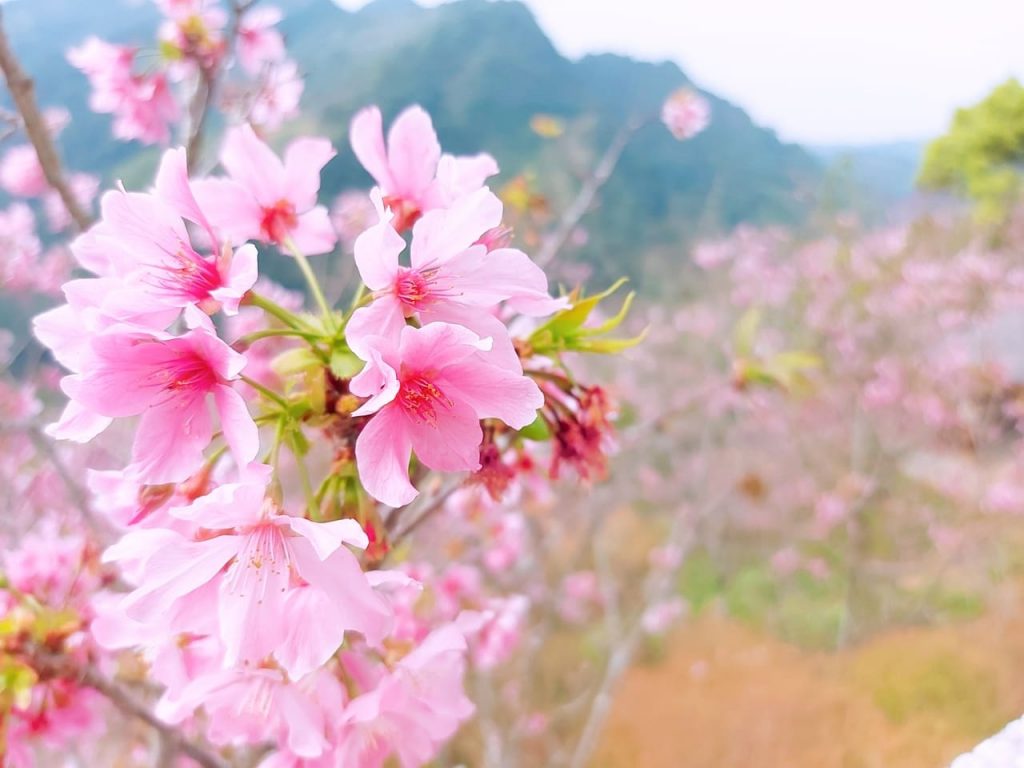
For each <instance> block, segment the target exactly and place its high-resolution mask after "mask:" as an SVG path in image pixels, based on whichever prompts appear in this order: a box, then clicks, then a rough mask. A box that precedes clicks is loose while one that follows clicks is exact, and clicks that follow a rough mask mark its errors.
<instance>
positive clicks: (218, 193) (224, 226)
mask: <svg viewBox="0 0 1024 768" xmlns="http://www.w3.org/2000/svg"><path fill="white" fill-rule="evenodd" d="M192 191H193V192H194V193H195V196H196V199H197V200H198V201H199V205H200V206H201V207H202V209H203V210H204V211H205V212H206V215H207V217H208V218H209V220H210V222H211V223H212V224H213V226H214V228H215V229H217V231H218V232H220V233H221V235H222V236H223V237H226V238H228V239H229V240H230V241H231V242H232V243H244V242H245V241H246V240H255V239H256V238H257V237H259V234H260V224H261V222H262V220H263V209H262V208H261V207H260V204H259V202H257V200H256V198H255V197H254V196H253V195H252V193H251V192H250V191H249V190H247V189H246V188H245V187H244V186H243V185H242V184H240V183H239V182H237V181H234V180H233V179H198V180H196V181H193V182H192Z"/></svg>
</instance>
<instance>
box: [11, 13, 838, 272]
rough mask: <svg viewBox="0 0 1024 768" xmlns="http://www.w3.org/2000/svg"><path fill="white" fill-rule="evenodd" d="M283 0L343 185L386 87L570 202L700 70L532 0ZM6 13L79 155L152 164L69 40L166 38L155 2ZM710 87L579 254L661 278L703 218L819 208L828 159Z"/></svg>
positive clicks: (69, 147)
mask: <svg viewBox="0 0 1024 768" xmlns="http://www.w3.org/2000/svg"><path fill="white" fill-rule="evenodd" d="M275 4H277V5H278V6H280V7H281V8H282V9H283V10H284V11H285V14H286V17H285V21H284V22H283V24H282V28H283V30H284V32H285V34H286V36H287V38H288V43H289V49H290V51H291V54H292V55H293V56H294V57H295V58H296V60H297V61H298V62H299V65H300V66H301V68H302V69H303V71H304V72H305V73H306V75H307V86H306V93H305V96H304V98H303V104H304V108H305V111H306V119H305V120H304V121H303V123H302V124H301V125H300V126H296V130H303V131H306V130H315V131H318V132H321V133H325V134H326V135H328V136H330V137H331V138H332V139H333V140H334V141H335V143H336V145H337V146H338V147H339V151H340V154H339V157H338V158H337V159H336V160H335V161H334V162H332V163H331V165H329V166H328V168H327V169H326V171H325V176H324V192H325V194H326V195H332V194H334V193H336V192H338V191H340V190H342V189H345V188H348V187H358V186H367V185H368V184H369V177H368V176H367V175H366V174H365V172H363V171H362V169H361V168H360V167H359V166H358V164H357V163H356V161H355V158H354V156H353V155H352V153H351V151H349V150H348V146H347V137H346V133H347V126H348V121H349V119H350V118H351V116H352V114H353V113H354V112H355V111H356V110H357V109H359V108H360V107H362V106H365V105H367V104H370V103H377V104H379V105H380V106H381V108H382V110H383V111H384V113H385V118H386V119H387V120H389V119H391V118H393V117H394V115H395V114H396V113H397V112H398V111H399V110H400V109H401V108H403V107H405V106H406V105H408V104H411V103H414V102H415V103H419V104H421V105H423V106H424V107H425V108H426V109H427V110H428V111H429V112H430V113H431V115H432V116H433V118H434V121H435V125H436V128H437V130H438V133H439V134H440V137H441V142H442V145H443V146H444V147H445V149H446V150H448V151H451V152H454V153H457V154H458V153H470V152H477V151H481V150H487V151H489V152H491V153H492V154H494V156H495V157H496V158H497V159H498V160H499V162H500V163H501V165H502V170H503V174H502V177H501V180H499V182H498V183H499V184H501V183H503V182H504V181H506V180H508V179H510V178H512V177H514V176H515V175H518V174H527V175H530V176H531V177H536V178H537V180H538V183H539V184H540V186H541V191H542V192H544V193H545V194H546V195H547V196H548V197H549V198H550V199H551V200H552V201H553V204H554V207H555V209H556V210H557V209H558V208H559V207H560V206H561V205H564V204H565V203H566V202H567V201H568V200H569V199H571V196H572V195H573V194H574V192H575V189H576V188H577V187H578V183H579V176H580V174H582V173H586V171H587V169H589V168H591V167H592V166H593V164H594V163H595V162H596V160H597V158H598V157H599V156H600V154H601V152H602V151H603V149H604V148H605V147H606V146H607V145H608V143H609V142H610V141H611V140H612V137H613V136H614V135H615V133H616V132H617V131H618V130H619V128H620V127H621V126H622V125H624V124H625V123H626V121H627V120H629V119H630V118H632V117H635V116H654V115H656V114H657V112H658V110H659V108H660V105H661V103H662V101H663V100H664V98H665V97H666V96H667V95H668V94H669V93H670V92H671V91H673V90H674V89H676V88H678V87H680V86H682V85H687V84H689V81H688V79H687V77H686V76H685V75H684V74H683V72H682V71H681V70H680V69H679V68H678V67H677V66H676V65H674V64H671V63H657V64H655V63H647V62H639V61H634V60H632V59H629V58H624V57H620V56H612V55H600V56H588V57H585V58H583V59H581V60H578V61H571V60H569V59H567V58H565V57H564V56H562V55H561V54H560V53H559V52H558V51H557V50H556V49H555V48H554V46H553V45H552V44H551V42H550V41H549V40H548V39H547V38H546V36H545V35H544V33H543V32H542V30H541V29H540V28H539V27H538V25H537V23H536V21H535V20H534V18H533V16H532V15H531V14H530V12H529V10H528V9H527V8H526V7H525V6H524V5H522V4H520V3H518V2H486V1H485V0H459V1H457V2H453V3H450V4H446V5H442V6H439V7H436V8H432V9H425V8H421V7H419V6H417V5H416V4H414V3H413V2H411V0H376V2H373V3H371V4H370V5H369V6H367V7H365V8H364V9H362V10H361V11H359V12H356V13H350V12H346V11H344V10H341V9H340V8H338V7H337V6H335V5H334V4H333V3H332V2H330V0H277V1H276V3H275ZM3 13H4V18H5V22H6V24H7V27H8V30H9V34H10V36H11V38H12V41H13V43H14V45H15V47H16V49H17V50H18V52H19V54H20V55H21V56H22V57H23V60H24V63H25V65H26V67H27V68H29V69H30V70H31V71H32V73H33V74H34V75H35V76H36V79H37V81H38V89H39V94H40V100H41V102H42V103H43V104H44V105H45V104H61V103H62V104H65V105H67V106H68V107H69V108H70V109H71V110H72V113H73V114H74V116H75V121H74V122H73V123H72V125H71V126H70V127H69V129H68V130H67V131H66V134H65V136H64V137H63V138H62V142H63V149H64V152H65V155H66V158H67V161H68V165H69V166H71V167H75V168H82V169H87V170H92V171H98V172H102V173H104V174H105V175H106V176H107V177H108V178H109V177H111V176H114V175H115V174H119V175H123V176H125V177H126V179H127V180H128V181H129V182H133V181H135V180H136V179H135V177H136V176H137V177H138V179H139V181H140V182H141V181H142V180H144V178H145V177H144V176H143V174H142V172H141V171H139V169H140V168H143V167H145V166H147V165H148V164H149V163H151V162H152V157H153V156H154V152H153V151H152V150H146V151H140V148H139V147H137V146H135V145H125V144H118V143H117V142H115V141H114V140H113V139H112V138H110V134H109V120H108V118H107V117H105V116H97V115H92V114H91V113H89V112H88V110H87V109H86V104H85V99H86V88H85V81H84V78H83V77H82V76H81V75H79V74H78V73H76V72H75V71H74V70H72V69H71V67H70V66H69V65H68V64H67V62H66V60H65V59H64V55H63V54H64V51H65V50H66V49H67V48H68V47H69V46H71V45H73V44H76V43H78V42H80V41H81V40H83V39H84V38H85V37H86V36H87V35H89V34H97V35H99V36H101V37H105V38H107V39H111V40H136V41H143V40H148V39H151V38H152V32H153V30H154V20H155V18H156V14H155V12H154V10H153V8H152V6H151V4H150V3H148V2H143V3H142V4H140V3H139V2H138V0H134V2H133V1H132V0H90V2H89V3H82V2H80V1H79V0H16V1H15V2H13V3H11V4H8V5H5V6H4V11H3ZM706 95H707V97H708V98H709V100H710V101H711V105H712V112H713V116H712V123H711V126H710V127H709V128H708V130H707V131H705V132H704V133H703V134H701V135H700V136H698V137H697V138H695V139H693V140H691V141H689V142H683V143H680V142H677V141H675V140H674V139H673V138H672V137H671V136H670V135H669V133H668V132H667V131H666V130H665V129H664V128H663V127H662V126H661V125H660V124H659V123H658V122H657V121H654V122H652V123H651V124H649V125H647V126H646V127H645V128H643V129H642V130H641V131H640V132H639V133H638V134H637V135H636V136H635V138H634V139H633V141H632V142H631V143H630V145H629V146H628V147H627V149H626V150H625V152H624V153H623V155H622V158H621V160H620V163H619V167H618V169H617V171H616V173H615V176H614V177H613V179H612V180H611V181H610V182H609V183H608V185H607V186H606V187H605V189H604V190H603V191H602V193H601V195H600V198H599V206H598V208H597V209H596V210H595V211H593V212H592V213H591V214H590V215H589V216H588V217H587V218H586V220H585V221H584V226H585V228H586V230H587V232H588V235H589V238H588V241H587V243H586V245H585V246H583V247H582V248H581V249H580V250H579V252H578V254H575V255H574V257H575V258H579V259H582V260H586V261H587V262H589V263H591V264H593V265H595V266H596V268H597V270H598V272H599V273H600V276H601V277H609V276H611V275H616V274H619V273H627V274H629V275H630V276H631V277H633V278H634V279H636V280H638V281H640V282H641V283H643V282H645V278H646V282H647V284H648V287H651V288H653V286H654V285H655V284H656V283H657V281H656V280H655V279H654V278H655V277H656V276H658V275H661V274H663V273H664V272H665V269H666V268H668V269H673V268H677V267H678V265H679V264H680V263H682V262H683V261H684V260H685V250H686V249H685V243H686V242H687V241H688V240H690V239H691V238H692V237H694V236H696V235H699V234H710V233H713V232H717V231H722V230H727V229H729V228H731V227H733V226H735V225H736V224H739V223H741V222H751V223H769V222H771V223H776V222H777V223H786V224H790V223H797V222H799V221H801V220H802V219H803V217H804V215H805V213H806V211H807V208H808V206H809V200H811V199H812V198H813V195H814V192H815V190H816V189H817V187H818V185H819V183H820V181H821V178H822V173H821V170H820V167H819V164H818V161H817V160H815V159H814V158H812V157H811V155H809V154H808V153H807V152H805V151H804V150H803V149H801V148H800V147H797V146H794V145H787V144H784V143H782V142H780V141H779V140H778V139H777V138H776V136H775V135H774V134H773V133H772V132H770V131H768V130H765V129H763V128H760V127H758V126H756V125H755V124H754V123H753V122H752V121H751V120H750V118H749V117H748V116H747V114H746V113H745V112H744V111H743V110H742V109H740V108H738V107H736V106H734V105H732V104H730V103H728V102H727V101H724V100H722V99H719V98H717V97H715V96H714V95H713V94H706ZM536 114H546V115H551V116H554V117H556V118H558V119H560V120H561V121H562V122H563V123H564V124H565V126H566V133H565V135H564V136H563V137H562V138H560V139H557V140H552V139H545V138H542V137H540V136H538V135H537V134H536V133H534V132H533V131H532V130H531V128H530V119H531V117H532V116H534V115H536ZM140 158H142V159H141V160H140ZM147 158H149V163H147V162H146V159H147Z"/></svg>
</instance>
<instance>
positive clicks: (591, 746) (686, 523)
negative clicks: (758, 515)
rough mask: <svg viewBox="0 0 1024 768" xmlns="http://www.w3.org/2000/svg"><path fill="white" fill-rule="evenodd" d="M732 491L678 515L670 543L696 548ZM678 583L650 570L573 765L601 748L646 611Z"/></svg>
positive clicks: (577, 767)
mask: <svg viewBox="0 0 1024 768" xmlns="http://www.w3.org/2000/svg"><path fill="white" fill-rule="evenodd" d="M731 493H732V489H731V488H730V489H728V490H727V491H725V492H723V493H722V494H721V495H719V496H718V497H716V498H714V499H712V500H710V501H708V502H707V503H706V504H705V505H704V507H703V508H702V509H701V510H700V511H699V512H698V513H697V515H696V517H695V519H692V520H691V519H690V518H689V517H684V516H683V515H676V517H675V518H674V519H673V521H672V530H671V532H670V533H669V536H668V539H667V544H668V545H669V546H675V547H678V548H679V550H680V551H681V552H686V551H689V550H690V549H691V548H692V547H693V543H694V535H693V534H694V531H695V530H696V529H697V527H698V523H699V521H700V520H702V519H704V518H705V517H707V516H708V515H710V514H711V513H712V512H713V511H714V510H715V509H717V508H718V507H719V506H720V505H721V504H723V503H724V502H725V500H726V499H728V498H729V496H730V495H731ZM674 585H675V572H674V570H672V569H664V570H658V569H652V570H651V571H650V572H649V573H648V576H647V579H646V581H645V583H644V601H643V605H642V606H641V608H640V611H639V613H638V614H637V616H636V619H635V621H634V622H633V625H632V626H631V627H630V629H629V630H628V631H627V632H626V633H625V635H624V636H623V637H622V638H621V639H620V640H619V643H618V645H617V646H616V647H615V648H614V650H613V651H612V653H611V656H610V657H609V659H608V664H607V666H606V667H605V672H604V677H603V678H602V679H601V682H600V684H599V685H598V688H597V692H596V693H595V694H594V698H593V700H592V703H591V706H590V712H589V713H588V715H587V719H586V722H585V723H584V725H583V731H582V732H581V734H580V738H579V741H577V742H576V749H575V750H573V754H572V758H571V759H570V761H569V766H570V768H584V766H586V765H587V764H588V763H589V762H590V757H591V755H592V754H593V752H594V750H595V749H596V748H597V743H598V739H599V738H600V735H601V730H602V728H604V724H605V721H606V720H607V719H608V715H609V714H610V713H611V707H612V703H613V700H614V697H613V694H614V691H615V687H616V685H618V682H619V680H620V679H621V678H622V676H623V675H624V674H625V673H626V671H627V670H628V669H629V666H630V664H632V662H633V658H634V656H635V655H636V652H637V651H638V650H639V648H640V643H641V642H642V641H643V638H644V626H643V617H644V613H646V611H647V609H648V608H649V607H650V606H653V605H656V604H657V603H659V602H661V601H663V600H665V599H666V598H667V597H668V596H669V595H670V594H671V593H672V591H673V588H674Z"/></svg>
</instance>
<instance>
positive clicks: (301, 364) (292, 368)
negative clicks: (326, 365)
mask: <svg viewBox="0 0 1024 768" xmlns="http://www.w3.org/2000/svg"><path fill="white" fill-rule="evenodd" d="M270 367H271V368H272V369H273V370H274V373H276V374H277V375H278V376H281V377H282V378H285V377H288V376H292V375H294V374H297V373H304V372H305V371H308V370H311V369H316V368H322V367H323V363H322V362H321V361H320V359H319V358H318V357H317V356H316V354H314V352H313V350H312V349H310V348H309V347H296V348H295V349H289V350H288V351H287V352H282V353H281V354H280V355H278V356H277V357H275V358H274V360H273V362H271V364H270Z"/></svg>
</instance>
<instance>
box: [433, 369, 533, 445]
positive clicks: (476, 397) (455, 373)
mask: <svg viewBox="0 0 1024 768" xmlns="http://www.w3.org/2000/svg"><path fill="white" fill-rule="evenodd" d="M437 385H438V387H440V388H442V389H443V391H444V392H445V394H447V395H448V396H449V397H450V398H452V399H453V400H458V401H459V402H461V403H466V404H467V405H468V406H469V407H471V408H472V409H473V410H474V411H476V415H477V416H478V417H479V418H481V419H501V420H502V421H504V422H505V423H506V424H508V425H509V426H510V427H512V428H513V429H522V428H523V427H525V426H526V425H528V424H530V423H531V422H532V421H533V420H534V419H535V418H536V417H537V409H538V408H540V407H541V406H542V405H544V395H543V394H542V393H541V391H540V389H539V388H538V387H537V384H536V383H535V382H534V381H533V379H531V378H529V377H528V376H522V375H517V374H516V373H514V372H513V371H509V370H507V369H505V368H502V367H500V366H497V365H492V364H490V363H488V362H487V361H485V360H483V359H482V358H481V359H478V360H467V361H466V362H465V363H464V364H460V365H454V366H451V367H450V368H447V369H445V370H444V371H442V373H441V376H440V378H439V379H438V384H437Z"/></svg>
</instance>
